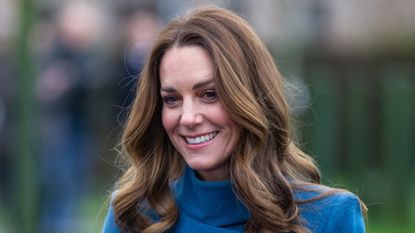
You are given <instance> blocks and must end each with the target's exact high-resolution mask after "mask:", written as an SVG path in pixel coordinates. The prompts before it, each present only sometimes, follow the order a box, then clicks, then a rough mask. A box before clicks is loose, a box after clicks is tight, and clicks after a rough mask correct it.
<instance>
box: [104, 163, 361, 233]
mask: <svg viewBox="0 0 415 233" xmlns="http://www.w3.org/2000/svg"><path fill="white" fill-rule="evenodd" d="M315 188H318V189H319V191H320V192H321V191H323V192H325V191H329V190H330V188H328V187H324V186H321V187H320V186H315ZM173 192H174V194H175V197H176V201H177V205H178V208H179V219H178V221H177V223H176V224H175V225H174V227H173V228H172V229H171V230H170V231H169V232H171V233H184V232H186V233H189V232H190V233H191V232H197V233H216V232H217V233H236V232H244V224H245V222H246V221H247V219H248V218H249V212H248V210H247V208H246V207H245V206H244V205H243V204H242V203H241V201H239V200H238V198H237V197H236V195H235V194H234V192H233V190H232V185H231V182H230V181H219V182H206V181H202V180H200V179H199V178H197V176H196V175H195V172H194V171H193V170H191V169H190V168H186V169H185V172H184V175H183V176H182V177H181V179H180V180H179V181H178V182H177V183H176V184H175V185H174V186H173ZM320 192H313V191H297V192H296V193H295V197H296V199H297V200H306V199H309V198H312V197H314V196H316V195H318V194H319V193H320ZM299 208H300V215H301V218H302V219H303V220H304V222H305V224H306V226H307V227H308V229H309V230H310V231H311V232H313V233H332V232H333V233H334V232H336V233H362V232H365V224H364V219H363V216H362V211H361V207H360V203H359V200H358V198H357V197H356V196H355V195H354V194H352V193H350V192H346V191H345V192H338V193H334V194H332V195H329V196H327V197H325V198H322V199H320V200H317V201H313V202H309V203H306V204H300V205H299ZM102 232H103V233H119V232H120V230H119V228H118V227H117V225H116V224H115V220H114V213H113V210H112V208H111V207H110V208H109V210H108V214H107V217H106V219H105V222H104V227H103V230H102Z"/></svg>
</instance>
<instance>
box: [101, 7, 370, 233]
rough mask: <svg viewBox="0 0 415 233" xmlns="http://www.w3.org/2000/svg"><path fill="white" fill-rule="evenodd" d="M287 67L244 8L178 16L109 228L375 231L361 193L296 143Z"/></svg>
mask: <svg viewBox="0 0 415 233" xmlns="http://www.w3.org/2000/svg"><path fill="white" fill-rule="evenodd" d="M283 92H284V91H283V81H282V77H281V75H280V73H279V72H278V70H277V67H276V65H275V63H274V61H273V58H272V56H271V55H270V54H269V52H268V51H267V49H266V48H265V46H264V45H263V44H262V42H261V41H260V39H259V38H258V37H257V35H256V34H255V33H254V31H253V30H252V29H251V28H250V26H249V25H248V24H247V22H245V21H244V20H243V19H242V18H240V17H239V16H236V15H235V14H234V13H232V12H230V11H227V10H224V9H218V8H202V9H198V10H195V11H193V12H192V13H191V14H190V15H188V16H187V17H185V18H181V19H177V20H175V21H172V22H171V23H169V24H168V25H167V26H166V27H165V28H164V30H163V31H162V32H161V33H160V35H159V37H158V38H157V40H156V42H155V44H154V46H153V49H152V52H151V55H150V57H149V59H148V61H147V63H146V65H145V67H144V70H143V73H142V74H141V77H140V84H139V87H138V90H137V97H136V99H135V101H134V104H133V106H132V109H131V112H130V115H129V118H128V121H127V124H126V127H125V131H124V134H123V137H122V141H121V145H122V148H123V152H124V153H123V154H124V155H126V156H127V158H128V161H129V167H128V169H127V170H126V171H125V173H124V175H123V176H122V177H121V179H120V180H119V182H118V183H117V185H116V191H115V192H114V193H113V196H112V201H111V206H110V209H109V212H108V215H107V218H106V220H105V224H104V229H103V232H199V233H201V232H300V233H303V232H364V231H365V229H364V221H363V217H362V213H361V212H362V209H365V208H364V205H361V204H360V201H359V199H358V198H357V197H356V196H355V195H354V194H351V193H350V192H347V191H342V190H336V189H331V188H328V187H325V186H323V185H320V184H319V182H320V173H319V171H318V169H317V168H316V166H315V164H314V162H313V160H312V159H311V158H310V157H309V156H308V155H306V154H305V153H303V152H302V151H301V150H300V149H299V148H298V147H296V146H295V144H294V142H293V140H292V133H291V128H290V122H289V120H290V115H289V110H288V108H287V104H286V101H285V99H284V95H283Z"/></svg>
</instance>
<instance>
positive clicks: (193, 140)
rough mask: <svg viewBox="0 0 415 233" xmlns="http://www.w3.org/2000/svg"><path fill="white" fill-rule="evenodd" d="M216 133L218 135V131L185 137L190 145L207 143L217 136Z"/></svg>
mask: <svg viewBox="0 0 415 233" xmlns="http://www.w3.org/2000/svg"><path fill="white" fill-rule="evenodd" d="M216 135H218V131H216V132H213V133H209V134H206V135H202V136H199V137H194V138H193V137H184V138H185V139H186V142H187V144H189V145H195V144H201V143H205V142H208V141H211V140H212V139H214V138H215V137H216Z"/></svg>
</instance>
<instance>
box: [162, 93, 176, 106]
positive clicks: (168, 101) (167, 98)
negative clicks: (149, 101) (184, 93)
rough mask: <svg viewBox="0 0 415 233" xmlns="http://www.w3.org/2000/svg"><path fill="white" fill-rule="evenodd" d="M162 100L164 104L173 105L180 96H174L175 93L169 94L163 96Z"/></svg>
mask: <svg viewBox="0 0 415 233" xmlns="http://www.w3.org/2000/svg"><path fill="white" fill-rule="evenodd" d="M162 100H163V104H166V105H171V106H173V105H174V104H175V103H176V102H177V100H179V97H177V96H174V95H168V96H164V97H162Z"/></svg>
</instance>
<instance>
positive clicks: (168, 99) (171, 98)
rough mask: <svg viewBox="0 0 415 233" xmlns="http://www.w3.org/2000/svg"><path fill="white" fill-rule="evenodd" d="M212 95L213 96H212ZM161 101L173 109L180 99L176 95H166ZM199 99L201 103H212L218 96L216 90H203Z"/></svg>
mask: <svg viewBox="0 0 415 233" xmlns="http://www.w3.org/2000/svg"><path fill="white" fill-rule="evenodd" d="M212 94H213V96H212ZM161 98H162V101H163V104H165V105H167V106H170V107H174V106H176V104H177V103H178V102H179V101H180V97H179V96H176V95H167V96H164V97H163V96H162V97H161ZM200 99H202V101H203V102H205V103H214V102H216V101H217V99H218V96H217V93H216V90H214V89H210V90H205V91H203V92H202V93H201V94H200Z"/></svg>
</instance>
